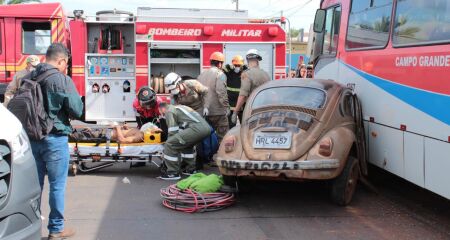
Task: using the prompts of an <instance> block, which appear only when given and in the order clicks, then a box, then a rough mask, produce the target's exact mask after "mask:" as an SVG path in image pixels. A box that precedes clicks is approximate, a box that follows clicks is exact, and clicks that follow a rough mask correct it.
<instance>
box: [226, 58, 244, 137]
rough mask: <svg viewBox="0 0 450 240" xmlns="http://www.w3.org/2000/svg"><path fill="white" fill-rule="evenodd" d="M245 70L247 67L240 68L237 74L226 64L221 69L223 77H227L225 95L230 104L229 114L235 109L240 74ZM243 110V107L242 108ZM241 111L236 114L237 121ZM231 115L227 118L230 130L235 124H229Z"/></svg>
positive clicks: (239, 85) (240, 117)
mask: <svg viewBox="0 0 450 240" xmlns="http://www.w3.org/2000/svg"><path fill="white" fill-rule="evenodd" d="M245 70H247V66H245V65H244V66H242V69H241V70H240V71H239V72H235V71H234V66H232V65H230V64H227V65H225V67H224V68H223V71H224V73H225V75H226V76H227V94H228V102H229V103H230V110H231V114H232V113H233V112H234V110H235V108H236V103H237V100H238V97H239V91H240V88H241V75H242V72H243V71H245ZM242 109H244V107H242ZM242 112H243V111H242V110H241V111H239V112H238V116H239V119H242ZM231 114H230V115H229V116H228V123H229V126H230V128H232V127H234V126H235V125H236V124H233V123H232V122H231Z"/></svg>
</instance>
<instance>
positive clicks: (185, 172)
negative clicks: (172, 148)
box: [181, 170, 197, 176]
mask: <svg viewBox="0 0 450 240" xmlns="http://www.w3.org/2000/svg"><path fill="white" fill-rule="evenodd" d="M196 173H197V170H183V172H182V173H181V174H183V175H185V176H191V175H192V174H196Z"/></svg>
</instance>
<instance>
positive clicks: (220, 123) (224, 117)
mask: <svg viewBox="0 0 450 240" xmlns="http://www.w3.org/2000/svg"><path fill="white" fill-rule="evenodd" d="M209 60H210V63H211V68H210V69H208V70H206V71H204V72H203V73H201V74H200V76H198V80H199V81H200V83H202V84H203V85H205V86H206V87H208V94H207V95H206V101H205V104H204V107H203V116H204V117H205V118H206V120H207V121H208V122H209V124H211V126H212V127H213V128H214V130H215V131H216V133H217V136H218V138H219V142H220V141H221V140H222V138H223V137H224V136H225V134H226V133H227V131H228V128H229V126H228V116H229V115H230V104H229V103H228V94H227V77H226V75H225V74H224V73H223V71H222V70H221V69H222V67H223V62H224V61H225V56H224V55H223V54H222V53H221V52H214V53H213V54H211V57H210V58H209Z"/></svg>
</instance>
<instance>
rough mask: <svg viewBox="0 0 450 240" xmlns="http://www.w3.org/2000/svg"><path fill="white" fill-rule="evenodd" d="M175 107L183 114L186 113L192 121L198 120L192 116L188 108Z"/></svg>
mask: <svg viewBox="0 0 450 240" xmlns="http://www.w3.org/2000/svg"><path fill="white" fill-rule="evenodd" d="M175 108H176V109H179V110H181V111H182V112H183V113H184V114H186V116H188V117H189V118H190V119H192V121H194V122H196V123H199V122H200V121H199V120H197V118H195V117H194V116H192V114H191V113H190V112H189V111H188V110H186V109H184V108H183V107H175Z"/></svg>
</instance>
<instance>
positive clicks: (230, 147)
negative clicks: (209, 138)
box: [223, 136, 236, 153]
mask: <svg viewBox="0 0 450 240" xmlns="http://www.w3.org/2000/svg"><path fill="white" fill-rule="evenodd" d="M223 145H224V146H225V152H226V153H230V152H232V151H234V147H235V146H236V137H235V136H229V137H227V138H225V139H224V140H223Z"/></svg>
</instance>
